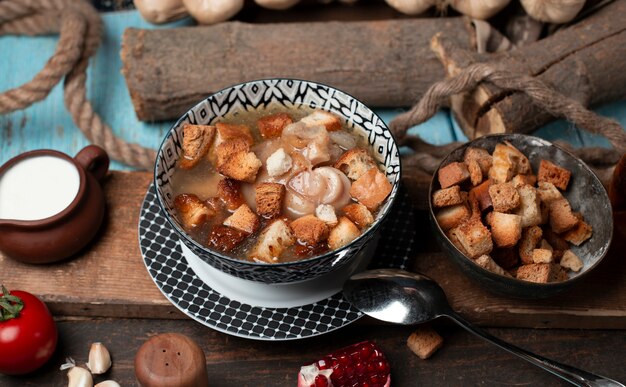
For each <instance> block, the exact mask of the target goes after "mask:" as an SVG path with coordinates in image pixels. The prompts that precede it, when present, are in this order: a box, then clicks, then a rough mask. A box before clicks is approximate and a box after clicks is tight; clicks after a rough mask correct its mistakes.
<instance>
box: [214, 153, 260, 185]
mask: <svg viewBox="0 0 626 387" xmlns="http://www.w3.org/2000/svg"><path fill="white" fill-rule="evenodd" d="M261 165H262V163H261V160H259V159H258V158H257V157H256V155H255V154H254V152H237V153H235V154H233V155H231V156H230V157H229V158H228V159H227V160H226V161H225V162H223V163H222V164H220V165H218V166H217V171H218V172H219V173H221V174H222V175H224V176H228V177H230V178H232V179H235V180H239V181H244V182H246V183H254V180H256V175H257V173H258V172H259V169H260V168H261Z"/></svg>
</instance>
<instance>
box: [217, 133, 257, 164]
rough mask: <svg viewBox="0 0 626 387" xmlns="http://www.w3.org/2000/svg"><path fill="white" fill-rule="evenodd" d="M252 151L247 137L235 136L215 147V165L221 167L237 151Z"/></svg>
mask: <svg viewBox="0 0 626 387" xmlns="http://www.w3.org/2000/svg"><path fill="white" fill-rule="evenodd" d="M249 151H250V145H249V144H248V141H247V140H246V139H245V138H233V139H230V140H226V141H222V142H221V143H220V144H219V145H218V146H217V147H216V148H215V166H216V168H220V166H222V165H223V164H225V163H227V162H228V159H230V157H231V156H233V155H235V154H237V153H241V152H243V153H246V152H249Z"/></svg>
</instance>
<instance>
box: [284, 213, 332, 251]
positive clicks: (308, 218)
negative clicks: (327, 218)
mask: <svg viewBox="0 0 626 387" xmlns="http://www.w3.org/2000/svg"><path fill="white" fill-rule="evenodd" d="M290 227H291V231H292V232H293V235H294V236H295V237H296V239H297V240H298V241H300V242H301V243H303V244H306V245H310V246H314V245H317V244H319V243H320V242H322V241H325V240H326V238H328V233H329V230H328V226H327V225H326V223H324V222H323V221H322V220H320V219H318V218H316V217H315V215H305V216H303V217H301V218H298V219H296V220H294V221H293V222H291V224H290Z"/></svg>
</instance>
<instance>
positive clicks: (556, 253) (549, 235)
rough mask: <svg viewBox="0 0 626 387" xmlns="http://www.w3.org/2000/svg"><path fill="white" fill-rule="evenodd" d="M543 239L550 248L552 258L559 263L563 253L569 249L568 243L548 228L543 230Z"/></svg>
mask: <svg viewBox="0 0 626 387" xmlns="http://www.w3.org/2000/svg"><path fill="white" fill-rule="evenodd" d="M543 237H544V238H545V240H546V241H547V242H548V244H549V245H550V246H552V249H553V250H552V257H553V258H554V260H555V261H557V262H558V261H559V260H560V259H561V257H562V256H563V252H564V251H565V250H568V249H569V243H567V241H566V240H565V239H563V238H562V237H561V236H560V235H558V234H557V233H555V232H554V231H552V229H550V227H544V228H543Z"/></svg>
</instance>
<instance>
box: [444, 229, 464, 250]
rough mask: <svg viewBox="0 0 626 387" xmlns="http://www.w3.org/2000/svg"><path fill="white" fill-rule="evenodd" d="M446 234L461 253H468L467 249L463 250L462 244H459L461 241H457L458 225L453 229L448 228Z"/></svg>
mask: <svg viewBox="0 0 626 387" xmlns="http://www.w3.org/2000/svg"><path fill="white" fill-rule="evenodd" d="M445 234H446V236H447V237H448V239H450V242H452V244H453V245H454V246H456V248H457V249H458V250H459V251H460V252H461V253H463V255H466V256H467V255H468V254H467V251H465V248H464V247H463V245H462V244H461V242H460V241H459V237H458V234H459V229H458V227H455V228H453V229H450V230H448V231H447V232H446V233H445Z"/></svg>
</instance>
